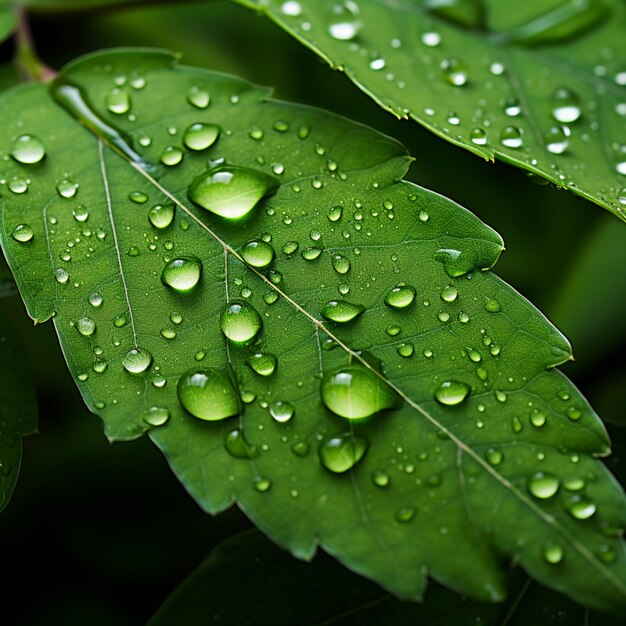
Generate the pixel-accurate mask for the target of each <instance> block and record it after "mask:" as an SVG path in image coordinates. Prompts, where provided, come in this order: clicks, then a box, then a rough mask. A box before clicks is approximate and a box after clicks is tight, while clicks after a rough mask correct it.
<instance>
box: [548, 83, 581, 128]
mask: <svg viewBox="0 0 626 626" xmlns="http://www.w3.org/2000/svg"><path fill="white" fill-rule="evenodd" d="M580 115H581V109H580V98H579V97H578V96H577V95H576V94H575V93H574V92H573V91H570V90H569V89H566V88H564V87H560V88H559V89H557V90H556V91H555V92H554V93H553V94H552V117H554V119H555V120H556V121H557V122H561V124H571V123H572V122H575V121H576V120H577V119H578V118H579V117H580Z"/></svg>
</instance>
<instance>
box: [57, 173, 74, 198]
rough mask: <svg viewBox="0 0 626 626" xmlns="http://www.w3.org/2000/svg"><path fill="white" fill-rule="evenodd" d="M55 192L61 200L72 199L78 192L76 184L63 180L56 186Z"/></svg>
mask: <svg viewBox="0 0 626 626" xmlns="http://www.w3.org/2000/svg"><path fill="white" fill-rule="evenodd" d="M57 191H58V192H59V195H60V196H62V197H63V198H73V197H74V196H75V195H76V192H77V191H78V183H74V182H72V181H71V180H69V179H67V178H64V179H63V180H62V181H61V182H60V183H59V184H58V185H57Z"/></svg>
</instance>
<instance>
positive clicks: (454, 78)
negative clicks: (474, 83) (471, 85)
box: [441, 57, 467, 87]
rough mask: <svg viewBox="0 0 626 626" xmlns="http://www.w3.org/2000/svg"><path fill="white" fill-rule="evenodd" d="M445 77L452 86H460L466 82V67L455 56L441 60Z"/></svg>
mask: <svg viewBox="0 0 626 626" xmlns="http://www.w3.org/2000/svg"><path fill="white" fill-rule="evenodd" d="M441 69H442V70H443V74H444V77H445V79H446V80H447V81H448V83H450V84H451V85H453V86H454V87H462V86H463V85H465V84H466V83H467V68H466V67H465V63H463V61H461V60H460V59H458V58H457V57H450V58H449V59H444V60H443V61H442V62H441Z"/></svg>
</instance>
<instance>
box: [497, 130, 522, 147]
mask: <svg viewBox="0 0 626 626" xmlns="http://www.w3.org/2000/svg"><path fill="white" fill-rule="evenodd" d="M500 143H501V144H502V145H503V146H505V147H507V148H521V147H522V145H523V143H524V140H523V137H522V129H521V128H518V127H517V126H505V127H504V128H503V129H502V132H501V133H500Z"/></svg>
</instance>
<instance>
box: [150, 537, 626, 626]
mask: <svg viewBox="0 0 626 626" xmlns="http://www.w3.org/2000/svg"><path fill="white" fill-rule="evenodd" d="M517 574H518V575H517V576H514V577H512V580H511V584H510V591H509V600H508V601H507V602H506V603H503V604H495V605H494V604H486V603H482V602H477V601H473V600H469V599H467V598H463V597H462V596H459V595H456V594H454V593H451V592H450V591H449V590H447V589H445V588H444V587H441V586H440V585H437V584H436V583H433V584H432V586H430V587H429V590H428V601H427V602H426V603H425V604H417V603H411V602H400V601H399V600H396V599H395V598H393V597H392V596H389V595H388V594H385V593H383V592H381V590H380V589H379V588H378V587H376V586H375V585H373V584H372V583H370V582H368V581H366V580H365V579H363V578H360V577H357V576H354V575H353V574H350V573H348V572H347V571H346V570H345V569H343V568H341V567H339V566H338V565H337V563H336V562H334V561H333V560H331V559H329V558H328V557H326V556H324V555H319V556H317V557H316V558H315V559H314V560H313V562H311V563H301V562H298V561H295V560H294V559H293V558H291V557H290V556H289V555H288V554H287V553H286V552H284V551H282V550H280V549H279V548H277V547H276V546H274V545H272V544H271V543H270V542H268V541H267V539H265V538H264V537H263V536H262V535H261V534H260V533H259V532H257V531H248V532H246V533H242V534H240V535H236V536H234V537H231V538H230V539H228V540H226V541H224V542H223V543H222V544H220V545H218V546H217V547H216V548H215V549H214V550H213V551H212V552H211V555H210V556H209V557H208V558H207V560H206V561H205V562H204V563H203V564H202V565H201V566H200V567H199V568H198V569H197V570H196V571H195V572H194V573H193V574H192V575H191V576H190V577H189V578H187V579H186V580H185V581H184V582H182V583H181V584H180V586H179V587H178V588H177V589H176V590H175V591H174V592H173V593H172V594H171V596H170V597H169V598H168V599H167V600H166V601H165V603H164V604H163V606H162V607H161V608H160V609H159V610H158V611H157V613H156V614H155V615H154V617H153V618H152V619H151V620H150V622H149V624H148V626H175V625H177V624H181V623H184V624H188V625H189V626H194V625H198V626H199V625H200V624H223V623H232V624H239V625H240V626H249V625H250V626H252V625H253V624H254V626H265V625H266V624H267V625H272V626H283V625H284V626H290V625H291V624H294V623H297V624H300V625H301V626H314V625H315V624H317V625H320V626H321V624H337V625H338V626H342V625H345V626H377V625H380V626H383V625H386V624H397V625H398V626H402V625H409V624H420V626H429V625H434V624H442V623H450V624H451V623H454V624H470V623H475V624H482V625H484V626H501V625H502V624H507V625H508V626H526V625H527V624H535V623H542V622H547V623H558V624H568V625H569V626H582V625H583V624H584V625H585V626H594V625H595V626H600V625H604V626H612V625H617V623H618V622H617V621H616V619H613V618H611V617H609V616H606V615H598V614H589V613H588V611H586V610H585V609H583V608H582V607H580V606H578V605H576V604H574V603H573V602H571V601H569V600H567V599H565V598H564V597H563V596H561V595H559V594H555V593H553V592H550V591H547V590H546V589H543V588H541V587H539V586H538V585H536V584H534V583H531V581H529V580H528V579H527V578H525V577H524V576H523V575H521V573H520V572H517ZM234 598H237V601H236V602H235V601H233V599H234Z"/></svg>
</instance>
